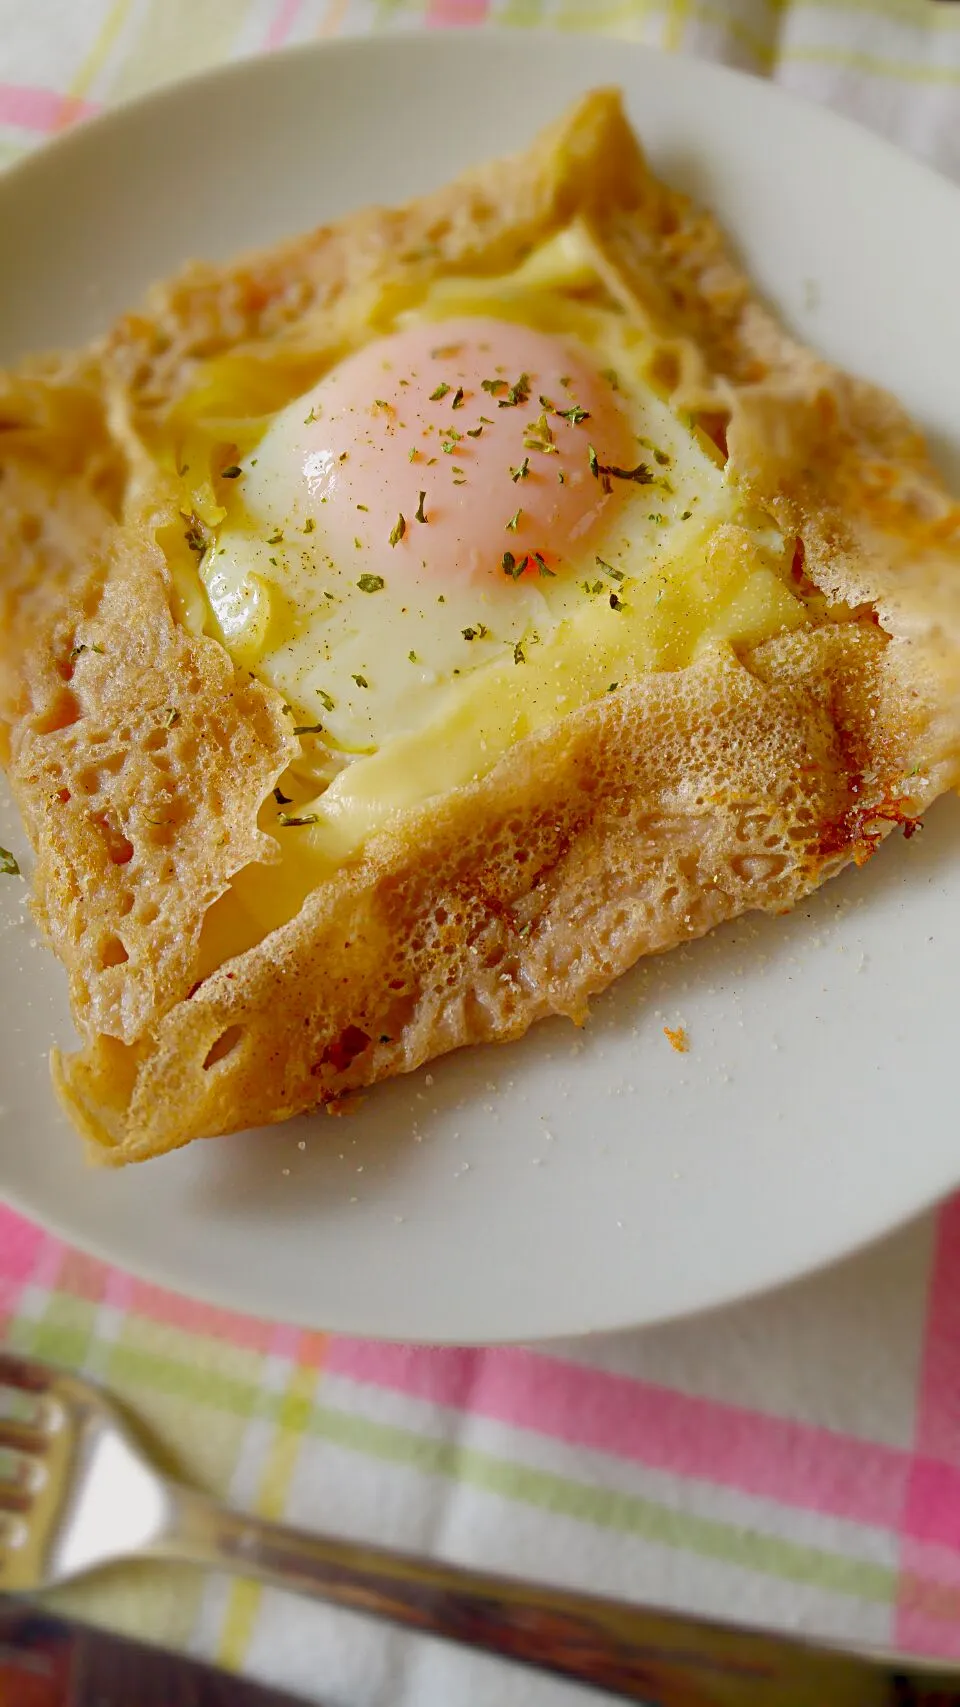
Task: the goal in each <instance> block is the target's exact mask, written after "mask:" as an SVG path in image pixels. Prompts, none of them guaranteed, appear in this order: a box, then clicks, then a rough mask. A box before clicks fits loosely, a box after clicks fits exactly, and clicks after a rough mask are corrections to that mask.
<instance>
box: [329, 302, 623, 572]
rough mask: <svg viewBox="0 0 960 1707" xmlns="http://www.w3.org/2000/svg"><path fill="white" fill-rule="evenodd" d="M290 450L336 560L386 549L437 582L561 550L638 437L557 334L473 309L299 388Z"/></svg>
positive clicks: (590, 514)
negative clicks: (301, 406) (300, 414)
mask: <svg viewBox="0 0 960 1707" xmlns="http://www.w3.org/2000/svg"><path fill="white" fill-rule="evenodd" d="M304 402H305V404H306V406H307V411H306V414H305V417H304V421H303V426H302V428H301V429H299V430H298V439H299V443H298V444H297V446H296V454H297V460H298V462H300V463H301V466H302V470H303V478H304V481H305V484H306V487H307V490H308V492H309V495H310V498H311V499H312V500H313V501H315V502H318V503H323V504H324V506H325V507H324V510H323V512H322V514H323V531H324V535H325V540H326V545H327V549H328V550H329V551H330V552H331V553H332V555H333V556H334V557H336V556H338V555H340V556H341V558H344V557H346V558H349V557H352V556H353V555H354V552H355V549H356V548H357V546H358V544H359V545H360V547H361V548H362V549H364V552H365V555H368V556H369V557H371V558H374V557H380V558H382V557H383V555H384V548H385V547H387V546H388V545H389V546H391V547H393V548H394V550H395V552H396V559H394V558H392V557H391V562H394V561H397V565H398V566H399V565H400V564H401V563H402V561H403V559H404V557H408V556H409V558H410V559H411V564H412V563H413V562H414V561H415V564H416V567H417V569H418V570H421V569H422V570H423V571H426V573H427V574H428V575H431V576H432V575H435V576H436V577H437V579H438V581H440V582H441V584H442V582H443V581H444V580H445V579H449V578H450V577H456V578H458V579H461V580H464V581H472V580H476V579H480V580H482V579H483V578H485V577H487V576H489V575H496V576H497V577H498V578H499V579H500V580H501V581H502V578H503V566H504V561H505V552H506V553H507V554H508V558H512V559H513V560H514V561H515V563H516V566H517V568H516V572H517V575H518V576H519V575H521V574H523V573H525V572H528V573H531V574H538V573H540V574H542V573H543V565H544V564H546V565H547V566H548V567H550V568H551V569H555V567H556V566H557V565H559V564H562V563H563V562H565V561H569V559H570V557H571V556H572V554H573V551H574V549H575V548H579V547H581V546H582V545H583V543H584V542H585V541H586V540H587V539H588V537H589V535H590V533H591V531H592V529H593V528H594V526H595V524H596V523H597V522H598V521H599V519H600V517H601V515H602V514H603V512H604V510H605V509H606V508H607V506H608V505H609V504H610V503H611V501H615V495H616V492H617V490H618V489H621V490H622V487H623V485H624V484H625V483H624V482H623V481H622V479H621V480H617V481H612V480H611V478H610V477H609V476H608V475H607V473H606V472H605V471H606V469H607V468H611V467H613V468H616V469H617V471H618V473H619V474H621V475H622V474H623V472H624V470H625V469H626V470H629V469H630V467H631V465H632V464H633V463H635V462H636V461H637V454H636V453H637V444H636V440H635V438H634V436H633V435H632V434H631V432H630V428H629V426H628V423H627V421H626V420H625V418H624V416H623V415H622V413H621V411H620V409H619V407H618V405H617V400H616V395H615V392H614V389H613V387H612V385H611V384H610V383H609V382H608V381H606V380H605V379H603V378H602V377H601V376H600V375H599V374H598V373H597V372H596V370H595V369H594V368H593V367H592V366H591V365H590V364H589V362H588V361H586V360H585V359H584V357H583V356H582V355H580V354H579V353H578V351H577V349H576V348H575V347H574V346H572V345H570V344H568V343H566V342H565V340H564V339H563V338H559V337H554V336H552V335H549V334H546V333H542V332H537V331H534V330H533V329H532V328H531V327H529V326H524V325H515V324H512V323H510V322H508V321H503V320H497V319H493V318H486V317H471V318H464V319H458V320H447V321H443V322H442V323H440V324H437V323H433V324H428V325H419V326H415V327H410V328H407V329H405V330H403V331H400V332H396V333H394V334H392V335H391V336H389V337H386V338H381V339H379V340H377V342H376V343H374V344H371V345H369V346H368V347H367V348H365V349H363V350H360V351H359V352H358V353H357V354H355V355H353V356H351V357H348V358H347V360H345V361H343V362H341V363H340V364H339V365H338V366H337V367H336V368H335V369H334V370H333V372H332V373H330V374H329V375H328V376H327V377H326V378H325V379H324V380H323V381H322V382H321V383H320V384H319V385H317V386H316V387H315V388H314V390H313V391H312V392H310V393H308V395H307V396H306V397H305V399H304Z"/></svg>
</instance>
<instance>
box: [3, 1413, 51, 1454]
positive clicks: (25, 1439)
mask: <svg viewBox="0 0 960 1707" xmlns="http://www.w3.org/2000/svg"><path fill="white" fill-rule="evenodd" d="M49 1445H50V1437H49V1435H47V1434H44V1432H43V1429H40V1428H33V1427H31V1425H30V1424H29V1423H26V1422H14V1420H13V1418H12V1417H0V1452H26V1453H28V1454H30V1455H31V1456H39V1454H40V1453H42V1452H46V1450H47V1448H48V1447H49Z"/></svg>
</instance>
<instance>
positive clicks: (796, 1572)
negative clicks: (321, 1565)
mask: <svg viewBox="0 0 960 1707" xmlns="http://www.w3.org/2000/svg"><path fill="white" fill-rule="evenodd" d="M310 1433H311V1434H313V1435H316V1436H317V1437H318V1438H320V1439H322V1440H326V1441H328V1442H330V1443H331V1444H333V1445H336V1446H343V1447H346V1448H347V1449H348V1450H350V1451H353V1452H360V1453H363V1454H364V1455H365V1456H366V1457H368V1458H376V1459H379V1460H380V1461H381V1462H385V1463H390V1464H402V1465H403V1466H404V1467H405V1468H407V1469H412V1470H418V1471H419V1472H420V1473H421V1475H427V1476H442V1477H444V1478H445V1479H446V1480H448V1481H453V1482H463V1483H466V1484H468V1485H469V1486H471V1487H475V1488H479V1489H481V1490H482V1491H483V1492H484V1493H488V1494H496V1495H499V1496H500V1498H502V1499H508V1500H513V1501H515V1502H518V1503H520V1504H523V1505H532V1506H536V1507H538V1508H539V1509H540V1510H541V1511H547V1512H550V1513H551V1515H552V1516H554V1517H568V1518H572V1519H573V1520H574V1521H576V1522H579V1523H590V1524H593V1525H595V1526H596V1527H597V1528H600V1529H611V1530H617V1531H619V1532H620V1533H621V1534H626V1535H636V1536H637V1537H639V1538H641V1539H642V1540H645V1541H652V1542H655V1543H658V1544H659V1545H661V1546H664V1547H673V1548H676V1549H678V1550H682V1551H684V1552H687V1553H696V1554H699V1555H700V1556H701V1557H703V1558H709V1559H719V1560H721V1561H722V1562H723V1563H724V1564H728V1565H739V1566H741V1567H743V1569H745V1570H749V1571H756V1572H761V1573H764V1574H765V1575H767V1576H771V1577H780V1578H783V1579H784V1580H786V1581H788V1582H795V1583H807V1584H810V1585H812V1586H814V1587H817V1588H821V1589H827V1590H829V1591H830V1592H831V1593H833V1594H845V1595H853V1596H855V1597H856V1598H857V1599H859V1600H866V1601H870V1602H873V1603H876V1604H879V1605H882V1606H887V1605H890V1604H891V1603H892V1602H893V1600H894V1598H895V1595H896V1589H897V1581H898V1578H897V1573H896V1571H895V1570H894V1569H893V1568H892V1567H891V1566H886V1565H877V1564H872V1563H870V1562H869V1561H867V1560H864V1559H849V1558H844V1557H843V1556H842V1555H840V1554H838V1553H830V1552H828V1551H827V1550H826V1549H825V1548H820V1547H810V1546H805V1545H803V1544H802V1543H799V1542H794V1541H784V1540H781V1539H780V1538H779V1537H778V1536H773V1535H763V1534H761V1533H760V1532H759V1531H757V1530H750V1529H745V1528H741V1527H735V1526H734V1525H732V1524H727V1523H721V1522H718V1521H716V1520H714V1519H712V1518H703V1517H696V1516H694V1515H693V1514H691V1513H688V1512H679V1511H674V1510H671V1509H670V1508H669V1507H668V1506H664V1505H660V1504H658V1503H657V1502H656V1501H654V1500H649V1499H644V1498H642V1497H640V1496H638V1495H634V1494H622V1493H614V1492H612V1491H611V1490H609V1489H606V1488H597V1487H590V1486H588V1485H587V1484H586V1483H584V1482H574V1481H570V1480H568V1479H567V1478H566V1477H563V1476H557V1475H555V1474H553V1473H551V1472H549V1471H546V1470H534V1469H531V1468H530V1467H529V1466H528V1465H524V1464H517V1463H515V1462H512V1461H510V1460H509V1459H505V1458H497V1457H494V1456H493V1454H491V1453H485V1452H479V1451H477V1450H476V1449H475V1448H473V1447H462V1446H459V1445H457V1444H456V1443H455V1442H453V1441H442V1440H434V1439H432V1438H430V1437H428V1436H425V1435H421V1434H415V1433H414V1432H413V1431H412V1430H409V1429H404V1428H399V1427H397V1426H396V1425H395V1424H390V1423H378V1422H373V1421H371V1420H370V1419H369V1418H367V1417H358V1416H353V1415H351V1414H349V1413H348V1412H346V1411H340V1410H334V1409H332V1408H330V1407H329V1406H323V1405H321V1406H318V1407H317V1409H316V1410H315V1412H314V1414H313V1416H312V1418H311V1421H310Z"/></svg>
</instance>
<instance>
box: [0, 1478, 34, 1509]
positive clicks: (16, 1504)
mask: <svg viewBox="0 0 960 1707" xmlns="http://www.w3.org/2000/svg"><path fill="white" fill-rule="evenodd" d="M32 1504H33V1494H32V1492H31V1490H30V1488H28V1487H25V1486H23V1485H22V1484H21V1483H19V1482H14V1481H11V1480H9V1478H7V1477H0V1511H8V1512H11V1513H12V1514H13V1515H14V1516H15V1517H23V1516H24V1514H25V1513H26V1512H28V1511H29V1510H30V1507H31V1505H32Z"/></svg>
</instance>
